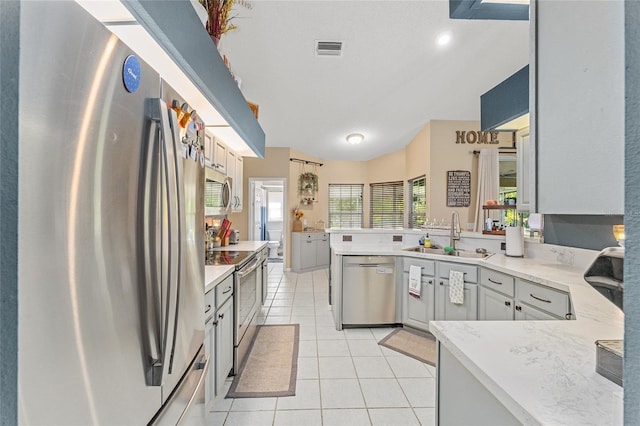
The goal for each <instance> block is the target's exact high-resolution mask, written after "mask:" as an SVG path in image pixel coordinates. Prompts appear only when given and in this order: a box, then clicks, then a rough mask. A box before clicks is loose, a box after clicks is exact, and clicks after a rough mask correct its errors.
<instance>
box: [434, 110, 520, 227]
mask: <svg viewBox="0 0 640 426" xmlns="http://www.w3.org/2000/svg"><path fill="white" fill-rule="evenodd" d="M430 124H431V129H430V130H431V131H430V144H431V146H430V152H431V161H430V163H431V167H430V170H429V174H428V178H427V186H428V187H429V195H430V197H429V199H428V202H429V204H428V206H429V209H427V211H428V213H427V214H428V217H430V218H436V219H438V220H442V219H445V220H446V221H447V222H450V221H451V214H452V213H453V211H454V210H457V211H458V214H459V215H460V224H461V226H462V228H463V229H465V228H466V224H467V223H469V222H473V221H474V216H475V205H476V192H477V180H478V179H477V175H478V157H477V156H476V155H473V151H475V150H480V149H497V148H498V147H500V146H503V147H511V146H512V136H511V133H502V134H500V136H499V141H500V143H499V144H497V145H488V144H468V143H456V131H458V130H462V131H467V132H468V131H478V130H480V122H479V121H453V120H437V121H431V123H430ZM450 170H467V171H470V172H471V205H470V206H469V207H447V172H448V171H450Z"/></svg>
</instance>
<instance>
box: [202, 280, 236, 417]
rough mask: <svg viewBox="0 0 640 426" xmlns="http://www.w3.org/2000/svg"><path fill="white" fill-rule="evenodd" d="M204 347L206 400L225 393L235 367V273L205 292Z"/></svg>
mask: <svg viewBox="0 0 640 426" xmlns="http://www.w3.org/2000/svg"><path fill="white" fill-rule="evenodd" d="M204 300H205V329H204V332H205V335H204V347H205V351H207V353H208V354H209V359H210V361H209V372H208V373H207V377H206V378H205V380H206V382H205V403H206V406H207V407H209V406H210V404H211V403H212V402H213V401H214V400H215V399H216V398H220V397H224V395H223V391H224V382H225V380H226V379H227V377H228V376H229V373H230V372H231V369H232V368H233V274H232V275H229V276H228V277H227V278H225V279H224V280H223V281H222V282H221V283H220V284H218V285H217V286H216V287H215V288H214V289H213V290H211V291H209V292H208V293H207V294H205V299H204Z"/></svg>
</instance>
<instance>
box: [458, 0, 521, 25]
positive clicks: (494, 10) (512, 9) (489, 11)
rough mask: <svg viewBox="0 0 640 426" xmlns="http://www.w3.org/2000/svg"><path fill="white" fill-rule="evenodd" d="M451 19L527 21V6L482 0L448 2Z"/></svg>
mask: <svg viewBox="0 0 640 426" xmlns="http://www.w3.org/2000/svg"><path fill="white" fill-rule="evenodd" d="M449 18H451V19H495V20H502V21H528V20H529V5H528V4H505V3H483V2H482V0H449Z"/></svg>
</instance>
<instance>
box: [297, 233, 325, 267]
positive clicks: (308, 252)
mask: <svg viewBox="0 0 640 426" xmlns="http://www.w3.org/2000/svg"><path fill="white" fill-rule="evenodd" d="M329 254H330V252H329V234H327V233H325V232H293V233H292V234H291V269H292V270H293V271H294V272H306V271H313V270H315V269H321V268H327V267H328V266H329Z"/></svg>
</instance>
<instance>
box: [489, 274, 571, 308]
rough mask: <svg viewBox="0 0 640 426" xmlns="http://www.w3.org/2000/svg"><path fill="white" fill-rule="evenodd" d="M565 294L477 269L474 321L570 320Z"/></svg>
mask: <svg viewBox="0 0 640 426" xmlns="http://www.w3.org/2000/svg"><path fill="white" fill-rule="evenodd" d="M572 318H573V316H572V313H571V300H570V298H569V294H568V293H566V292H563V291H560V290H556V289H552V288H549V287H546V286H543V285H540V284H536V283H533V282H531V281H526V280H522V279H519V278H518V279H516V278H514V277H512V276H510V275H507V274H503V273H501V272H497V271H493V270H490V269H486V268H481V269H480V290H479V302H478V319H480V320H488V321H497V320H514V319H515V320H557V319H572Z"/></svg>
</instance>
